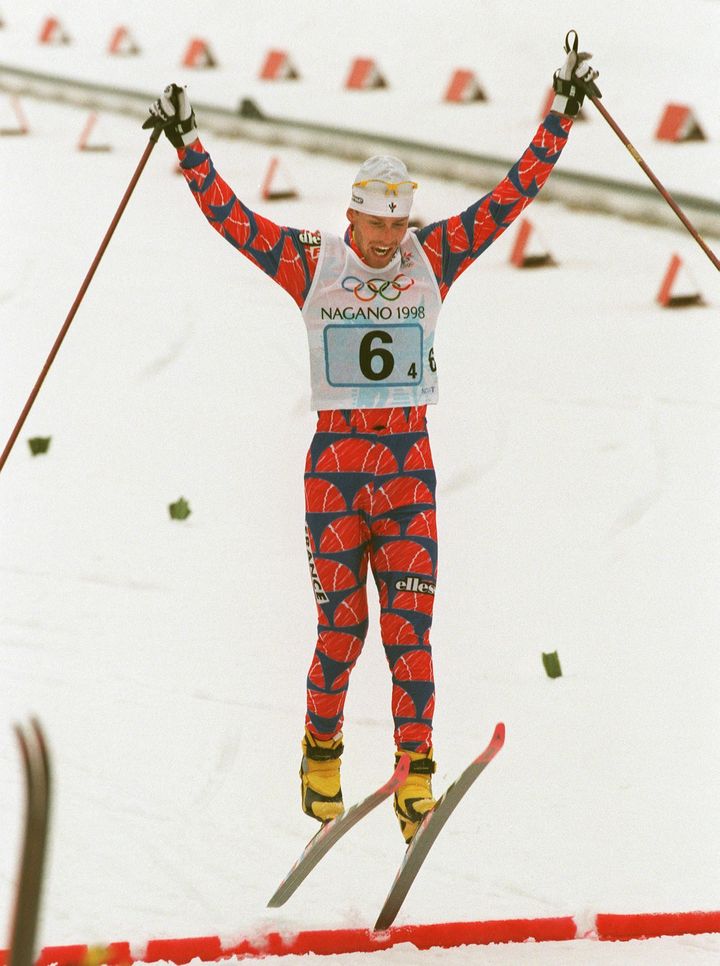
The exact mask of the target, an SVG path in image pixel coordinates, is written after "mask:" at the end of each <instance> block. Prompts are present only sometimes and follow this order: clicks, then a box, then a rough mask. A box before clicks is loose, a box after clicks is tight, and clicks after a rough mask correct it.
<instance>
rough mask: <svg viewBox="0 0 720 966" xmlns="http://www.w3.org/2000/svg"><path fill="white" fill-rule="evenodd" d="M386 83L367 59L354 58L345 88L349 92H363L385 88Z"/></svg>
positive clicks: (376, 68) (374, 65) (375, 65)
mask: <svg viewBox="0 0 720 966" xmlns="http://www.w3.org/2000/svg"><path fill="white" fill-rule="evenodd" d="M387 86H388V85H387V81H386V80H385V78H384V77H383V75H382V74H381V73H380V70H379V68H378V66H377V64H376V63H375V61H374V60H372V59H371V58H369V57H356V58H355V60H354V61H353V62H352V64H351V66H350V73H349V74H348V76H347V80H346V81H345V87H346V88H347V89H348V90H351V91H365V90H371V89H373V88H377V87H387Z"/></svg>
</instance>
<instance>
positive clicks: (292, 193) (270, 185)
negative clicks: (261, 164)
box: [261, 157, 298, 201]
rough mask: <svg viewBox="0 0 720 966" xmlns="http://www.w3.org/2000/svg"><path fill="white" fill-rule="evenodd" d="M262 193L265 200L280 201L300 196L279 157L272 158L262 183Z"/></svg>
mask: <svg viewBox="0 0 720 966" xmlns="http://www.w3.org/2000/svg"><path fill="white" fill-rule="evenodd" d="M261 195H262V198H263V200H264V201H280V200H281V199H285V198H297V197H298V192H297V190H296V188H295V187H294V186H293V185H292V183H291V182H290V180H289V179H288V177H287V175H286V173H285V170H284V168H283V167H282V166H281V165H280V159H279V158H278V157H273V158H271V159H270V164H269V165H268V169H267V173H266V174H265V180H264V181H263V184H262V189H261Z"/></svg>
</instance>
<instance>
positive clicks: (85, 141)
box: [78, 111, 111, 151]
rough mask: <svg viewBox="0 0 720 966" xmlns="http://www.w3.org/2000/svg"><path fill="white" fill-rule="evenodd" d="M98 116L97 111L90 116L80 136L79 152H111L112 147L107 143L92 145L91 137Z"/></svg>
mask: <svg viewBox="0 0 720 966" xmlns="http://www.w3.org/2000/svg"><path fill="white" fill-rule="evenodd" d="M97 120H98V116H97V113H96V112H95V111H91V113H90V114H89V115H88V119H87V121H86V122H85V127H84V128H83V130H82V134H81V135H80V140H79V141H78V151H110V150H111V147H110V145H109V144H107V143H97V142H96V143H94V144H93V143H91V141H90V135H91V134H92V132H93V130H94V128H95V126H96V124H97Z"/></svg>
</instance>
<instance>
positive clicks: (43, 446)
mask: <svg viewBox="0 0 720 966" xmlns="http://www.w3.org/2000/svg"><path fill="white" fill-rule="evenodd" d="M51 439H52V436H33V437H32V439H29V440H28V446H29V447H30V452H31V453H32V454H33V456H39V455H40V454H41V453H47V451H48V449H49V448H50V440H51Z"/></svg>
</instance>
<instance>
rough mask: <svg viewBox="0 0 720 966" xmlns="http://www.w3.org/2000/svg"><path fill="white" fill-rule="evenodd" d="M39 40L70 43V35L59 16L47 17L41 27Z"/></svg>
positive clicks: (46, 42) (43, 42) (50, 42)
mask: <svg viewBox="0 0 720 966" xmlns="http://www.w3.org/2000/svg"><path fill="white" fill-rule="evenodd" d="M38 41H39V43H41V44H69V43H70V37H69V35H68V34H67V33H66V32H65V30H64V29H63V26H62V24H61V23H60V21H59V20H58V18H57V17H46V19H45V20H44V21H43V24H42V27H41V28H40V34H39V36H38Z"/></svg>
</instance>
